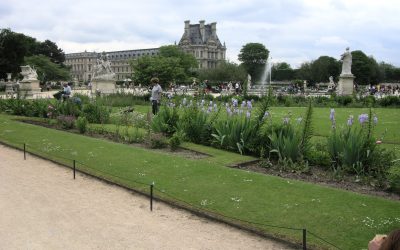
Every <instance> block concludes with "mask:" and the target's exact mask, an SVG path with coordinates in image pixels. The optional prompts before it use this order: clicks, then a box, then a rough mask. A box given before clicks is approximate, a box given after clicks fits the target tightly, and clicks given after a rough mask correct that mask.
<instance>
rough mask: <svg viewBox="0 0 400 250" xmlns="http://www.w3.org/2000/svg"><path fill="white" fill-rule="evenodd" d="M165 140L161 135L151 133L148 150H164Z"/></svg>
mask: <svg viewBox="0 0 400 250" xmlns="http://www.w3.org/2000/svg"><path fill="white" fill-rule="evenodd" d="M166 145H167V138H166V137H165V136H164V135H163V134H161V133H152V134H150V138H149V146H150V148H165V146H166Z"/></svg>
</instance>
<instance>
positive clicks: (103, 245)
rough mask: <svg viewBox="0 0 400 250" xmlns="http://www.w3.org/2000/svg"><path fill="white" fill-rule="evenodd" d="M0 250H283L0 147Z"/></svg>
mask: <svg viewBox="0 0 400 250" xmlns="http://www.w3.org/2000/svg"><path fill="white" fill-rule="evenodd" d="M0 211H1V212H0V239H1V242H0V249H63V250H64V249H288V248H287V247H286V246H283V245H281V244H280V243H276V242H273V241H271V240H267V239H264V238H260V237H257V236H255V235H252V234H249V233H246V232H243V231H240V230H237V229H235V228H232V227H229V226H226V225H223V224H220V223H215V222H211V221H208V220H206V219H203V218H199V217H197V216H194V215H192V214H190V213H188V212H186V211H183V210H180V209H174V208H171V207H170V206H167V205H165V204H162V203H158V202H157V203H155V204H154V207H153V212H150V211H149V200H148V199H146V198H144V197H142V196H139V195H136V194H132V193H130V192H128V191H126V190H123V189H121V188H118V187H115V186H112V185H108V184H105V183H103V182H101V181H98V180H95V179H93V178H90V177H86V176H84V175H81V174H78V175H77V176H76V180H73V178H72V173H71V170H70V169H67V168H63V167H60V166H58V165H56V164H54V163H52V162H49V161H45V160H43V159H40V158H37V157H34V156H31V155H29V154H28V155H27V160H25V161H24V159H23V154H22V152H21V151H18V150H14V149H11V148H8V147H5V146H3V145H0Z"/></svg>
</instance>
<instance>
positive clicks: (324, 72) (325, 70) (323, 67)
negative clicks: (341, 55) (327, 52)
mask: <svg viewBox="0 0 400 250" xmlns="http://www.w3.org/2000/svg"><path fill="white" fill-rule="evenodd" d="M340 70H341V68H340V62H339V61H337V60H336V59H335V58H333V57H329V56H320V57H319V58H318V59H317V60H315V61H313V62H312V63H311V78H312V81H313V82H327V81H328V79H329V77H330V76H333V77H335V78H336V80H338V76H339V74H340Z"/></svg>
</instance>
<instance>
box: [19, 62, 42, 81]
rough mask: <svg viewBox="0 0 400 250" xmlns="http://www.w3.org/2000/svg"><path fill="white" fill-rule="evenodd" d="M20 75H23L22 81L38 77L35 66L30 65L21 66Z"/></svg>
mask: <svg viewBox="0 0 400 250" xmlns="http://www.w3.org/2000/svg"><path fill="white" fill-rule="evenodd" d="M21 75H22V76H23V77H24V79H23V81H35V80H37V77H38V75H37V73H36V70H35V68H31V66H30V65H26V66H21Z"/></svg>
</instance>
